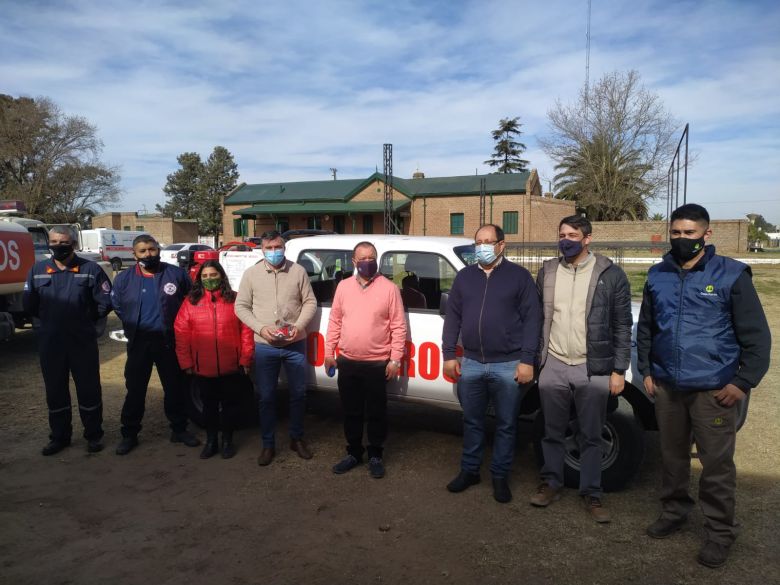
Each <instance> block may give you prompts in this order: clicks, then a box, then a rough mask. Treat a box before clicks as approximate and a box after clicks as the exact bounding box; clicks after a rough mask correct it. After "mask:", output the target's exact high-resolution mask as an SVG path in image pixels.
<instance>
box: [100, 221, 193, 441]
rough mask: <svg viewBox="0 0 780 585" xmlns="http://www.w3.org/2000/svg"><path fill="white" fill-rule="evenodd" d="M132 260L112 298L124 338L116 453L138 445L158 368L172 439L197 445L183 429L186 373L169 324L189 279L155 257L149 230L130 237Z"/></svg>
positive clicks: (157, 251)
mask: <svg viewBox="0 0 780 585" xmlns="http://www.w3.org/2000/svg"><path fill="white" fill-rule="evenodd" d="M133 256H135V259H136V260H137V264H136V266H135V267H133V268H128V269H127V270H125V271H124V272H122V273H120V274H119V275H118V276H117V277H116V279H114V289H113V291H112V292H111V301H112V304H113V306H114V311H115V312H116V314H117V315H118V316H119V318H120V319H121V320H122V325H123V327H124V330H125V336H126V337H127V341H128V342H127V363H126V364H125V384H126V386H127V396H126V397H125V404H124V406H123V407H122V441H121V442H120V443H119V445H118V446H117V448H116V454H117V455H127V454H128V453H129V452H130V451H132V450H133V449H134V448H135V447H136V446H137V445H138V433H139V432H140V430H141V420H142V419H143V416H144V409H145V403H146V390H147V387H148V385H149V378H150V377H151V375H152V366H156V367H157V374H158V375H159V376H160V382H161V383H162V387H163V392H164V393H165V398H164V402H163V404H164V408H165V416H167V417H168V420H169V421H170V425H171V431H172V433H171V442H172V443H184V444H185V445H187V446H188V447H197V446H198V445H199V444H200V441H199V440H198V439H197V438H196V437H195V436H194V435H193V434H192V433H190V432H188V431H187V414H186V412H185V397H186V395H185V392H186V386H185V377H184V373H183V372H182V371H181V369H180V368H179V363H178V361H177V359H176V348H175V339H174V333H173V323H174V321H175V319H176V314H177V313H178V312H179V307H181V304H182V302H183V301H184V299H185V297H186V296H187V293H188V292H189V290H190V286H191V284H192V283H191V282H190V279H189V277H188V276H187V273H186V272H185V271H184V270H182V269H181V268H179V267H178V266H173V265H172V264H167V263H165V262H161V261H160V246H159V244H158V243H157V241H156V240H155V239H154V238H153V237H152V236H150V235H148V234H142V235H140V236H138V237H137V238H135V239H134V240H133Z"/></svg>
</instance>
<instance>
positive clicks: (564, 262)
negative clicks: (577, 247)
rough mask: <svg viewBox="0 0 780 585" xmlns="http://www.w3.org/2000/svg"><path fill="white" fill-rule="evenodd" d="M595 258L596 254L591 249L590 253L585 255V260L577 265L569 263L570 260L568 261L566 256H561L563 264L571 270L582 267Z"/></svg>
mask: <svg viewBox="0 0 780 585" xmlns="http://www.w3.org/2000/svg"><path fill="white" fill-rule="evenodd" d="M594 258H595V256H594V255H593V252H591V251H590V250H589V251H588V255H587V256H586V257H585V260H583V261H582V262H580V263H579V264H576V265H575V264H569V263H568V262H566V258H564V257H563V256H561V264H563V267H564V268H567V269H569V270H574V269H575V268H581V267H583V266H586V265H587V264H588V262H590V261H592V260H593V259H594Z"/></svg>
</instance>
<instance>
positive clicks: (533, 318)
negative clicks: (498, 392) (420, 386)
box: [442, 258, 543, 365]
mask: <svg viewBox="0 0 780 585" xmlns="http://www.w3.org/2000/svg"><path fill="white" fill-rule="evenodd" d="M542 321H543V319H542V305H541V302H540V301H539V292H538V291H537V289H536V285H535V284H534V281H533V278H531V274H530V273H529V272H528V271H527V270H526V269H525V268H523V267H522V266H518V265H517V264H514V263H513V262H510V261H509V260H507V259H506V258H503V259H502V260H501V262H499V264H498V265H497V266H496V267H495V268H493V270H492V271H491V272H490V275H487V274H485V271H484V270H482V269H481V268H480V267H479V266H478V265H476V264H473V265H471V266H467V267H466V268H464V269H463V270H461V271H460V272H458V275H457V276H456V277H455V282H454V283H453V284H452V289H451V290H450V295H449V299H448V301H447V315H446V317H445V318H444V330H443V332H442V351H443V353H444V359H445V360H451V359H455V345H456V344H457V342H458V335H460V337H461V341H462V344H463V350H464V355H465V356H466V357H467V358H469V359H473V360H476V361H478V362H481V363H497V362H511V361H517V360H519V361H521V362H522V363H524V364H529V365H534V364H535V363H536V355H537V350H538V349H539V335H540V334H541V329H542Z"/></svg>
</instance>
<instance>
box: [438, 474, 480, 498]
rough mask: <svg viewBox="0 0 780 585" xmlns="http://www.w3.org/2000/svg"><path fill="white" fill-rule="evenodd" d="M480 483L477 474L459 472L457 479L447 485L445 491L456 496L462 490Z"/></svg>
mask: <svg viewBox="0 0 780 585" xmlns="http://www.w3.org/2000/svg"><path fill="white" fill-rule="evenodd" d="M480 481H482V478H481V477H480V476H479V474H478V473H469V472H468V471H461V472H460V473H458V477H456V478H455V479H453V480H452V481H451V482H450V483H448V484H447V489H448V490H449V491H451V492H452V493H453V494H457V493H459V492H462V491H463V490H466V489H468V488H470V487H471V486H473V485H477V484H478V483H479V482H480Z"/></svg>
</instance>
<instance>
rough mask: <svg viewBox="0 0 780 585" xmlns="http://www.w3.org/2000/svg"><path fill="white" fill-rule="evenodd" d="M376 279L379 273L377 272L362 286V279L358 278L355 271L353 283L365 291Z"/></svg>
mask: <svg viewBox="0 0 780 585" xmlns="http://www.w3.org/2000/svg"><path fill="white" fill-rule="evenodd" d="M377 277H379V272H377V273H376V274H375V275H374V276H372V277H371V280H369V281H366V283H365V284H363V279H362V278H360V277H358V275H357V271H355V282H357V283H358V285H359V286H360V288H362V289H363V290H366V289H367V288H368V287H369V286H371V283H372V282H374V281H375V280H376V279H377Z"/></svg>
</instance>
